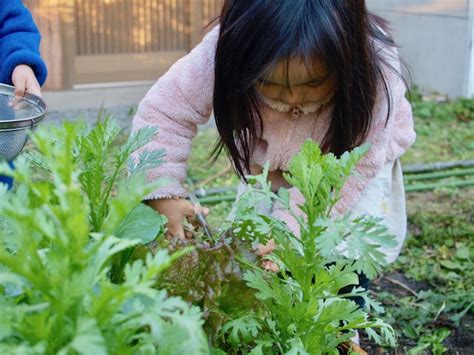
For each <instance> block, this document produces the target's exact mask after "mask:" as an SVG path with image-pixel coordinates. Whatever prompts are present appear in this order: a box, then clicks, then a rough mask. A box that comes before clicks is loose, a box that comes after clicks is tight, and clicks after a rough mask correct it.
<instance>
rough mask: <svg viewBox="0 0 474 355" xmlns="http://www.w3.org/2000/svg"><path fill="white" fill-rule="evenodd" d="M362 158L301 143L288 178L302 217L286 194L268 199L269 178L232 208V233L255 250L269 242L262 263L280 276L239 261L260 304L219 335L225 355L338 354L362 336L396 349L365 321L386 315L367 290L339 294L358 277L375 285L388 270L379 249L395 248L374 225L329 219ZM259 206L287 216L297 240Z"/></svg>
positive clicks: (388, 336) (379, 325)
mask: <svg viewBox="0 0 474 355" xmlns="http://www.w3.org/2000/svg"><path fill="white" fill-rule="evenodd" d="M364 151H365V148H358V149H355V150H354V151H353V152H351V153H345V154H344V155H342V156H341V157H340V158H339V159H338V158H336V157H335V156H334V155H332V154H325V155H323V154H321V151H320V149H319V148H318V146H317V145H316V144H315V143H314V142H311V141H307V142H305V143H304V144H303V146H302V147H301V151H300V152H299V153H298V154H297V155H296V156H295V157H294V158H293V159H292V161H291V164H290V167H289V172H288V173H287V174H286V176H285V178H286V179H287V181H288V182H289V183H290V184H291V185H293V186H294V187H295V188H297V189H298V190H299V191H300V192H301V194H302V195H303V196H304V200H305V202H304V204H302V205H300V206H299V209H300V210H301V211H300V212H301V213H294V212H296V211H292V210H291V208H290V204H289V194H288V191H287V190H284V189H282V190H280V191H279V193H278V194H275V193H273V192H272V191H271V186H270V184H269V183H268V182H267V176H266V175H267V171H265V172H264V174H263V175H260V176H252V177H250V178H249V179H250V183H251V186H250V187H249V189H248V191H247V192H246V193H245V194H244V195H243V196H241V198H240V199H239V201H238V202H237V204H236V206H235V219H234V221H232V223H231V224H232V228H233V232H234V234H235V236H236V237H238V238H240V239H245V240H247V241H249V242H252V243H266V242H267V241H268V240H269V239H271V238H273V239H274V240H275V243H276V245H277V248H276V249H275V250H274V252H273V253H272V254H270V255H269V256H268V257H267V258H268V259H270V260H271V261H273V262H274V263H276V264H277V265H278V267H279V270H280V271H279V272H278V273H271V272H268V271H265V270H263V269H262V268H261V267H259V266H257V265H255V264H252V263H248V262H247V261H246V260H245V259H241V262H242V263H243V264H247V267H248V271H246V272H245V274H244V276H243V277H244V280H245V281H246V284H247V286H248V287H250V288H252V289H254V290H255V297H256V298H257V299H258V300H259V303H258V307H256V308H254V309H251V310H249V312H248V314H245V315H243V316H241V317H239V318H236V319H233V320H231V321H230V322H228V323H227V324H226V325H225V326H224V327H223V328H222V331H221V335H222V339H223V341H224V342H225V343H226V344H227V346H228V347H229V349H228V351H229V352H235V353H241V352H243V353H247V352H248V353H251V354H281V353H287V354H338V350H337V347H338V345H340V344H341V343H343V342H345V341H347V340H348V339H349V338H350V337H352V336H353V335H354V331H355V330H357V329H364V330H365V331H366V332H367V334H368V335H369V336H371V337H373V338H374V339H375V340H376V341H377V342H385V343H387V344H389V345H392V346H393V345H395V338H394V332H393V329H392V327H391V326H390V325H388V324H386V323H384V322H383V321H382V320H380V319H377V318H372V317H371V316H370V315H369V311H375V312H379V313H380V312H382V311H383V309H382V307H381V306H380V305H379V304H378V303H377V302H375V301H373V300H372V299H371V298H370V297H369V294H368V292H367V291H366V290H364V289H362V288H355V287H354V288H352V291H350V292H346V293H344V294H341V289H343V288H345V287H347V286H351V285H355V284H357V283H358V275H357V273H360V272H363V273H365V274H366V275H367V276H369V277H374V276H375V275H376V273H377V271H379V269H380V267H381V266H383V265H384V264H385V256H384V254H383V252H382V250H381V248H382V247H389V246H391V245H393V243H394V239H393V237H391V236H390V235H389V233H388V231H387V229H386V228H385V227H384V226H382V225H381V224H380V222H381V221H380V220H379V219H377V218H374V217H368V216H367V217H357V218H352V217H351V216H350V215H349V214H346V215H343V216H336V215H335V214H333V213H332V208H333V206H334V205H335V203H336V202H337V200H338V198H339V193H340V191H341V188H342V186H343V184H344V182H345V180H346V179H347V177H348V176H349V175H350V173H351V171H352V169H353V168H354V166H355V164H356V163H357V162H358V160H359V159H360V158H361V157H362V156H363V154H364ZM262 204H263V205H265V204H266V205H267V207H269V206H271V205H274V204H278V205H279V206H280V207H281V208H282V209H284V210H286V211H287V212H288V213H290V214H292V215H293V217H294V218H296V220H297V221H298V224H299V229H300V234H299V235H295V234H294V233H292V232H291V231H290V230H289V229H288V227H287V226H286V225H285V224H284V223H283V222H282V221H280V220H277V219H274V218H272V217H268V216H265V215H260V214H259V213H258V206H262ZM349 288H350V287H349ZM353 297H362V298H363V299H364V300H365V301H366V307H365V308H364V309H359V308H358V306H357V304H356V303H355V302H354V301H353V300H352V299H353Z"/></svg>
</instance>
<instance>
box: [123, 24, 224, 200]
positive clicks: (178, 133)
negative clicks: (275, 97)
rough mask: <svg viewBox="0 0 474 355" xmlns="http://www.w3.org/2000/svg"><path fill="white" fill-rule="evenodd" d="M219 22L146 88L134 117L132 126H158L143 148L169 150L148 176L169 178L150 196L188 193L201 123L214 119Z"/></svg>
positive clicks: (136, 153)
mask: <svg viewBox="0 0 474 355" xmlns="http://www.w3.org/2000/svg"><path fill="white" fill-rule="evenodd" d="M218 36H219V28H218V27H216V28H214V29H213V30H212V31H211V32H209V33H208V34H207V35H206V37H204V39H203V41H202V42H201V43H200V44H199V45H198V46H197V47H195V48H194V49H193V50H192V51H191V52H190V53H189V54H188V55H186V56H185V57H183V58H181V59H180V60H179V61H177V62H176V63H175V64H174V65H173V66H172V67H171V69H170V70H169V71H168V72H167V73H166V74H164V75H163V76H162V77H161V78H160V79H159V80H158V81H157V82H156V84H155V85H154V86H153V87H152V88H151V89H150V91H149V92H148V93H147V94H146V96H145V98H144V99H143V100H142V101H141V103H140V105H139V106H138V111H137V114H136V116H135V117H134V119H133V126H132V131H137V130H139V129H140V128H143V127H157V128H158V134H157V135H156V137H155V138H154V139H153V140H152V141H151V142H150V143H148V144H147V145H146V146H144V147H142V148H141V149H139V150H138V151H137V152H135V156H137V155H138V154H139V153H140V151H142V150H144V149H145V150H149V151H153V150H158V149H163V150H164V151H165V154H166V156H165V159H164V160H165V162H164V164H163V165H161V166H160V167H158V168H156V169H153V170H150V171H149V172H148V175H147V179H148V180H149V181H154V180H156V179H158V178H166V183H165V185H164V186H163V187H162V188H160V189H159V190H157V191H155V192H154V193H152V194H151V195H150V196H148V197H147V199H155V198H170V197H178V196H184V195H185V189H184V188H183V187H182V183H183V181H184V180H185V177H186V167H187V160H188V157H189V154H190V150H191V142H192V139H193V138H194V136H195V135H196V133H197V125H199V124H204V123H206V122H207V121H208V120H209V117H210V115H211V111H212V97H213V91H214V60H215V59H214V58H215V51H216V45H217V40H218Z"/></svg>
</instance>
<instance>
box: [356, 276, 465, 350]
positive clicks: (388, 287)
mask: <svg viewBox="0 0 474 355" xmlns="http://www.w3.org/2000/svg"><path fill="white" fill-rule="evenodd" d="M371 289H372V290H374V291H376V292H381V291H384V292H390V293H392V294H394V295H396V296H399V297H406V296H409V295H410V293H411V291H410V290H412V291H414V292H418V291H422V290H429V289H430V286H429V284H428V283H426V282H423V281H421V282H420V281H413V280H410V279H408V278H407V277H406V276H405V275H403V274H402V273H398V272H396V273H392V274H388V275H382V276H381V277H379V278H378V279H377V280H375V281H374V282H373V284H372V285H371ZM438 323H439V324H437V325H440V326H445V327H448V328H450V330H451V335H450V336H449V337H448V338H447V339H446V340H445V341H444V342H443V343H444V345H445V346H446V347H447V348H448V349H449V350H448V352H447V354H453V355H474V316H472V315H470V314H467V315H466V316H464V317H463V319H462V321H461V324H460V325H459V327H456V326H455V325H454V324H453V323H452V322H450V321H449V320H448V319H447V317H440V319H439V320H438ZM361 342H362V344H363V345H364V346H363V348H364V350H365V351H367V352H368V353H369V354H376V355H379V354H389V355H399V354H407V353H408V351H409V350H410V349H411V348H413V347H415V346H416V342H415V341H413V340H412V339H409V338H406V337H403V336H402V335H400V337H399V338H398V342H399V346H398V348H397V349H395V350H387V349H385V348H382V347H379V346H377V345H375V344H374V343H371V342H370V340H369V339H368V338H367V337H366V336H365V335H364V334H362V338H361ZM424 354H430V352H425V353H424Z"/></svg>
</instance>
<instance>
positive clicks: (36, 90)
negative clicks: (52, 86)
mask: <svg viewBox="0 0 474 355" xmlns="http://www.w3.org/2000/svg"><path fill="white" fill-rule="evenodd" d="M26 91H27V92H28V93H30V94H33V95H36V96H39V97H41V88H40V86H39V83H38V81H37V80H36V79H33V80H28V81H27V82H26Z"/></svg>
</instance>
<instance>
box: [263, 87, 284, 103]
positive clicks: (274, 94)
mask: <svg viewBox="0 0 474 355" xmlns="http://www.w3.org/2000/svg"><path fill="white" fill-rule="evenodd" d="M257 91H258V92H259V93H260V94H261V95H263V96H265V97H268V98H269V99H273V100H280V99H281V95H282V92H281V89H280V88H278V87H276V85H261V86H257Z"/></svg>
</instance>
